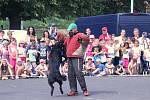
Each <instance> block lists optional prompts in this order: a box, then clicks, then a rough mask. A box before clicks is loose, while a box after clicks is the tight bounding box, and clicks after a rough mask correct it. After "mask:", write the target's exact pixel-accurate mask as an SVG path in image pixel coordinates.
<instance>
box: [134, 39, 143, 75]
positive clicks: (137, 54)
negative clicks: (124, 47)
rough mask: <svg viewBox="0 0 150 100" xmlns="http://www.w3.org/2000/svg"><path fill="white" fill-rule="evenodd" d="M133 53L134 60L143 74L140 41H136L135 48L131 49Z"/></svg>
mask: <svg viewBox="0 0 150 100" xmlns="http://www.w3.org/2000/svg"><path fill="white" fill-rule="evenodd" d="M131 50H132V51H131V53H132V55H133V59H135V60H136V62H137V65H138V70H139V74H142V70H141V69H142V68H140V56H141V48H140V46H139V42H138V40H135V41H134V47H133V48H132V49H131Z"/></svg>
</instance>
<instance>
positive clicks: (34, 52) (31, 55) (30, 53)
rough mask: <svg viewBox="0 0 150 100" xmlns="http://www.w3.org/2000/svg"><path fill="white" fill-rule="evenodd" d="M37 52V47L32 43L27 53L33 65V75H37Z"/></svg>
mask: <svg viewBox="0 0 150 100" xmlns="http://www.w3.org/2000/svg"><path fill="white" fill-rule="evenodd" d="M37 52H38V51H37V50H36V46H35V44H34V43H32V45H31V48H30V49H29V50H28V52H27V55H28V58H29V60H30V62H31V65H32V73H33V74H36V72H35V68H36V66H37V65H36V57H37Z"/></svg>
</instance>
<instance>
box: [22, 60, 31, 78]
mask: <svg viewBox="0 0 150 100" xmlns="http://www.w3.org/2000/svg"><path fill="white" fill-rule="evenodd" d="M24 66H25V69H24V74H25V75H26V76H31V75H32V64H31V62H30V60H29V58H27V59H26V63H25V64H24Z"/></svg>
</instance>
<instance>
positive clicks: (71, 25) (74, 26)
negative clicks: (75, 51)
mask: <svg viewBox="0 0 150 100" xmlns="http://www.w3.org/2000/svg"><path fill="white" fill-rule="evenodd" d="M74 28H77V25H76V24H75V23H71V24H70V25H69V26H68V28H67V30H68V31H71V30H72V29H74Z"/></svg>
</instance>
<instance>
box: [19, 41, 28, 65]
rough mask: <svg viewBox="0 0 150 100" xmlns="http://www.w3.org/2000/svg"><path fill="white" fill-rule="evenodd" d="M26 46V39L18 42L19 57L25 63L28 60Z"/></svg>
mask: <svg viewBox="0 0 150 100" xmlns="http://www.w3.org/2000/svg"><path fill="white" fill-rule="evenodd" d="M25 50H26V48H25V43H24V41H20V42H19V44H18V57H19V58H20V59H21V60H22V61H23V62H24V63H25V62H26V51H25Z"/></svg>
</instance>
